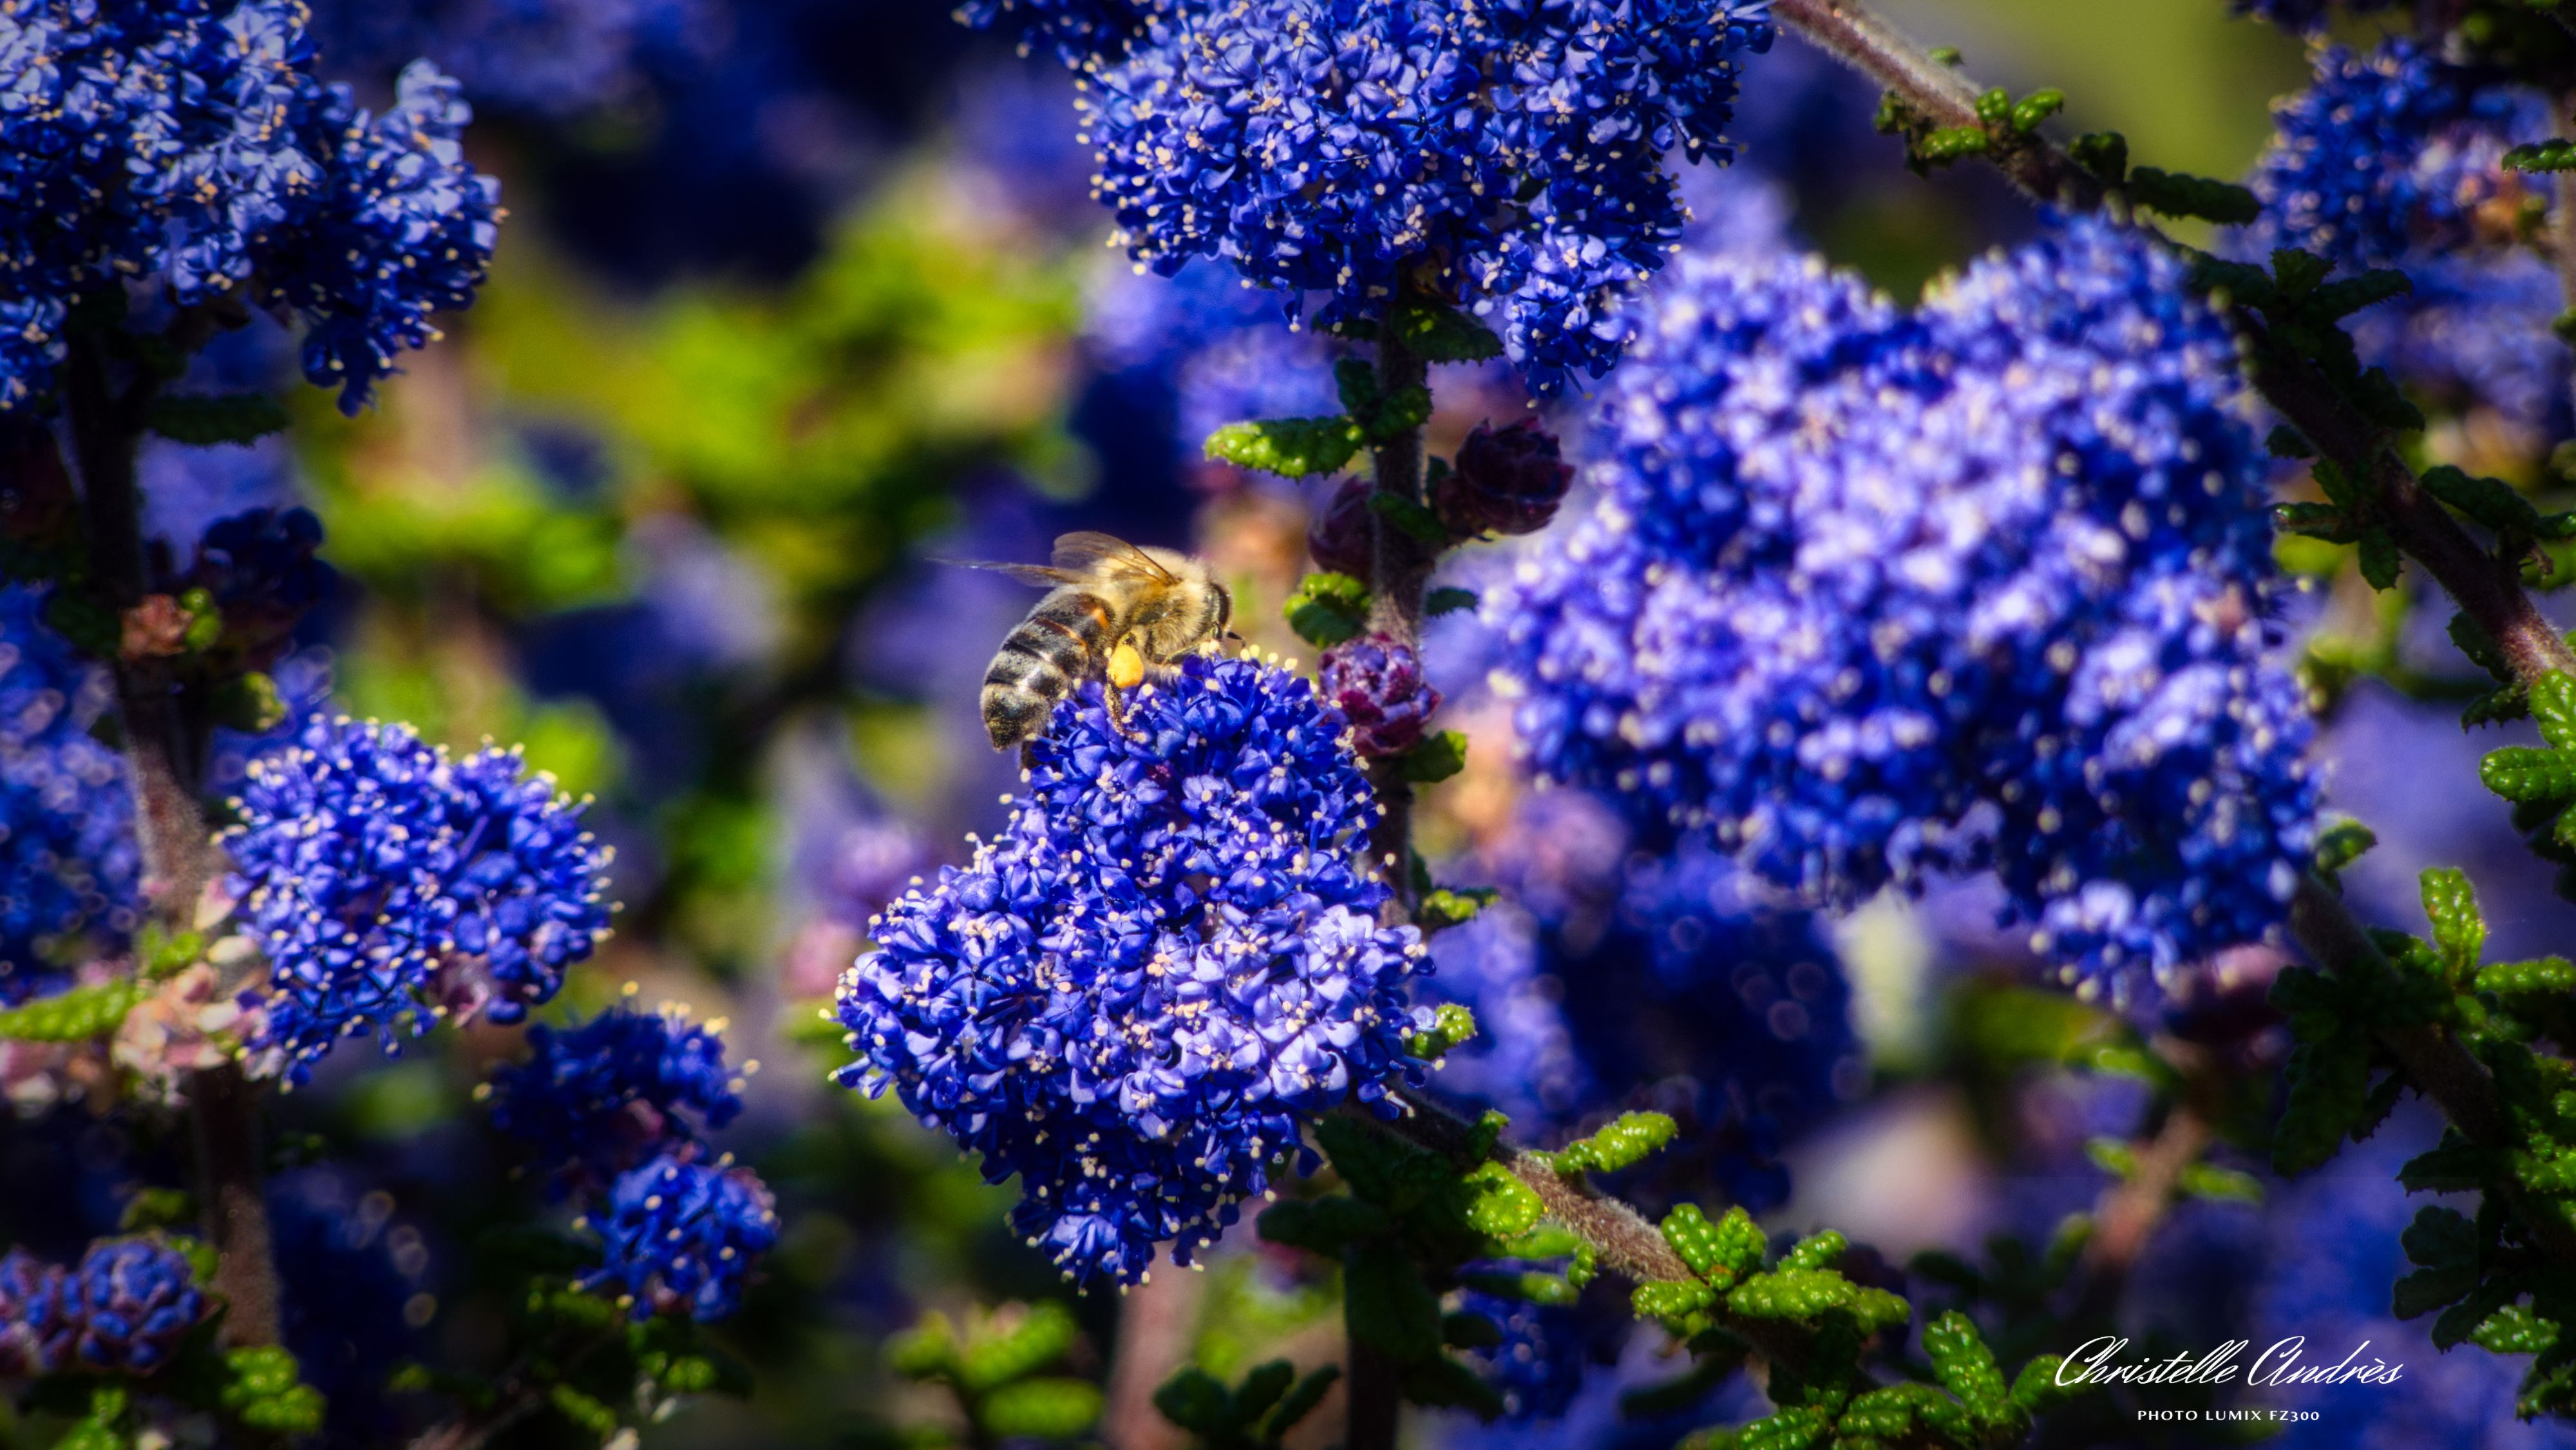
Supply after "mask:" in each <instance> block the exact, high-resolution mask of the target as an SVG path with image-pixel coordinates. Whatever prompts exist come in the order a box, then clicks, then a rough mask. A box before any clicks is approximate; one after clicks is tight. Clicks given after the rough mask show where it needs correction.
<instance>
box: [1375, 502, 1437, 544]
mask: <svg viewBox="0 0 2576 1450" xmlns="http://www.w3.org/2000/svg"><path fill="white" fill-rule="evenodd" d="M1368 506H1369V512H1371V513H1373V514H1376V515H1377V516H1378V517H1380V518H1382V519H1385V520H1386V521H1387V522H1389V523H1391V524H1393V525H1395V526H1396V527H1397V528H1399V529H1402V530H1404V531H1405V532H1406V533H1408V534H1411V535H1412V536H1413V537H1414V538H1415V540H1417V541H1418V542H1420V543H1421V544H1423V545H1424V546H1425V547H1427V548H1433V549H1445V548H1447V547H1449V546H1450V545H1451V544H1453V543H1456V542H1457V540H1455V539H1454V538H1452V537H1450V534H1449V530H1448V527H1447V526H1446V525H1444V524H1442V523H1441V522H1440V516H1439V515H1437V514H1435V513H1433V512H1432V511H1431V510H1429V509H1427V508H1424V507H1423V506H1422V505H1421V504H1419V503H1416V502H1414V501H1413V500H1412V499H1409V498H1404V497H1401V496H1399V495H1397V494H1392V493H1373V494H1370V495H1369V501H1368Z"/></svg>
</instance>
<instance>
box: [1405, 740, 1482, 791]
mask: <svg viewBox="0 0 2576 1450" xmlns="http://www.w3.org/2000/svg"><path fill="white" fill-rule="evenodd" d="M1395 766H1396V774H1397V775H1399V776H1401V777H1403V778H1404V779H1406V780H1409V781H1411V782H1413V783H1414V784H1415V785H1436V784H1438V783H1439V782H1441V781H1444V780H1447V779H1448V778H1449V777H1451V776H1453V775H1456V774H1457V773H1458V772H1460V771H1462V770H1465V769H1466V768H1467V737H1466V736H1465V735H1464V734H1463V733H1461V732H1459V731H1456V730H1443V731H1441V732H1440V733H1439V734H1437V735H1432V736H1427V737H1425V738H1424V740H1423V742H1422V743H1421V744H1419V745H1417V746H1415V747H1413V748H1412V749H1411V750H1408V751H1406V752H1404V753H1403V754H1402V755H1399V756H1396V757H1395Z"/></svg>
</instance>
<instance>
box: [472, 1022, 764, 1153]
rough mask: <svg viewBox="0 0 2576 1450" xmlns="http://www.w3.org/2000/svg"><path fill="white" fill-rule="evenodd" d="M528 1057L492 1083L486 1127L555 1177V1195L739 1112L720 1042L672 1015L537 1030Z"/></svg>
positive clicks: (685, 1140) (736, 1084)
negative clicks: (522, 1146) (521, 1146)
mask: <svg viewBox="0 0 2576 1450" xmlns="http://www.w3.org/2000/svg"><path fill="white" fill-rule="evenodd" d="M528 1049H529V1053H528V1060H527V1061H526V1062H524V1063H521V1064H519V1065H517V1066H515V1067H507V1068H503V1069H502V1070H500V1071H499V1072H496V1073H494V1074H493V1075H492V1123H493V1126H495V1127H497V1128H499V1129H500V1130H501V1131H502V1132H504V1133H508V1134H509V1135H511V1136H512V1137H514V1138H517V1139H519V1140H520V1141H522V1142H524V1143H526V1144H527V1145H528V1146H529V1147H531V1148H533V1149H534V1150H535V1151H536V1153H537V1156H538V1158H539V1160H540V1161H542V1162H544V1163H545V1164H547V1165H548V1166H549V1167H552V1168H555V1169H557V1170H558V1173H557V1177H556V1183H557V1186H558V1187H564V1186H570V1185H571V1184H572V1183H573V1182H575V1181H576V1180H578V1181H588V1180H589V1179H592V1178H596V1179H598V1180H600V1181H605V1180H606V1179H607V1178H609V1177H611V1176H613V1175H614V1174H615V1173H616V1172H617V1171H618V1170H620V1169H623V1168H626V1167H629V1166H631V1165H632V1164H633V1163H634V1162H635V1161H636V1160H637V1159H639V1158H644V1157H650V1156H652V1155H653V1154H655V1153H658V1152H661V1151H664V1150H666V1149H670V1148H676V1147H679V1146H682V1145H685V1144H691V1143H696V1142H698V1141H699V1136H698V1135H699V1130H700V1126H701V1125H703V1127H704V1128H706V1129H716V1128H721V1127H723V1126H724V1125H725V1124H727V1123H729V1122H731V1121H733V1118H734V1115H735V1114H737V1113H739V1112H741V1111H742V1098H741V1096H740V1095H739V1089H740V1087H741V1085H742V1080H741V1079H740V1078H739V1077H736V1076H735V1075H734V1074H733V1073H732V1072H730V1071H729V1070H728V1069H727V1068H726V1066H725V1046H724V1038H723V1037H722V1036H720V1035H719V1033H718V1031H717V1029H716V1028H714V1027H711V1026H709V1025H707V1024H703V1023H699V1022H696V1021H693V1020H692V1019H691V1018H690V1017H689V1015H688V1013H687V1012H685V1011H683V1010H681V1009H679V1008H677V1007H665V1008H663V1009H662V1010H661V1011H658V1012H637V1011H632V1010H629V1009H627V1008H624V1007H620V1008H617V1009H615V1010H612V1011H609V1012H604V1013H602V1014H600V1015H599V1016H598V1017H595V1018H593V1019H591V1020H590V1021H589V1022H586V1023H584V1024H582V1025H581V1026H579V1027H576V1028H573V1029H572V1030H570V1031H566V1032H558V1031H556V1030H555V1029H554V1028H552V1027H549V1026H546V1025H544V1024H543V1023H540V1024H538V1025H537V1026H534V1027H531V1028H529V1029H528ZM683 1110H685V1111H686V1114H687V1115H686V1116H684V1115H683ZM692 1117H694V1118H695V1119H696V1120H697V1122H694V1123H693V1122H692V1121H691V1118H692Z"/></svg>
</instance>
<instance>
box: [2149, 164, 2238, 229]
mask: <svg viewBox="0 0 2576 1450" xmlns="http://www.w3.org/2000/svg"><path fill="white" fill-rule="evenodd" d="M2128 186H2129V199H2130V200H2131V201H2134V202H2136V203H2137V204H2138V205H2140V206H2143V207H2145V208H2147V209H2148V210H2149V211H2155V212H2161V213H2163V214H2164V215H2166V216H2188V217H2198V218H2200V219H2201V220H2203V221H2210V222H2217V223H2218V224H2220V225H2221V226H2243V225H2244V224H2245V223H2247V222H2250V221H2252V220H2254V219H2255V218H2256V217H2258V216H2261V215H2262V214H2263V203H2262V202H2260V201H2258V200H2256V199H2255V196H2254V193H2252V192H2250V191H2247V190H2246V189H2245V188H2244V187H2241V186H2236V185H2232V184H2230V183H2228V182H2224V181H2213V180H2211V179H2209V178H2208V177H2205V176H2186V175H2183V174H2180V173H2178V172H2171V171H2162V170H2158V169H2157V168H2155V167H2153V166H2137V167H2132V168H2130V171H2129V181H2128Z"/></svg>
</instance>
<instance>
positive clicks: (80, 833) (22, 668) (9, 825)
mask: <svg viewBox="0 0 2576 1450" xmlns="http://www.w3.org/2000/svg"><path fill="white" fill-rule="evenodd" d="M48 596H49V591H48V590H45V589H42V588H38V587H33V586H28V585H7V586H0V1004H7V1003H15V1002H18V1001H21V1000H24V999H25V998H27V997H29V996H31V995H34V994H37V993H39V992H43V991H45V990H48V989H49V988H51V987H54V986H57V985H65V984H68V982H69V980H70V979H69V977H68V975H67V974H65V973H63V972H62V971H60V970H59V969H61V968H65V967H68V966H70V965H73V964H74V962H76V961H77V960H80V959H83V958H86V957H90V956H96V955H99V954H101V953H103V952H112V951H114V950H116V949H117V948H119V947H120V946H121V945H122V944H123V942H124V940H125V937H126V935H127V933H129V932H130V931H132V930H133V928H134V926H135V924H136V923H137V921H138V920H139V919H140V911H141V877H142V861H141V858H140V856H139V855H138V854H137V852H136V849H135V845H134V836H133V830H132V821H133V805H132V801H131V797H130V796H129V795H128V793H127V789H126V783H125V766H124V762H123V761H122V760H120V759H118V758H117V754H116V752H115V751H113V750H110V749H108V748H107V747H106V746H104V745H102V744H100V743H99V742H98V741H97V739H95V738H94V737H93V736H92V735H91V734H90V727H91V726H93V725H95V724H96V723H97V722H98V720H99V719H100V717H101V716H103V715H104V714H106V713H107V710H108V707H109V706H110V704H111V703H113V699H114V694H115V687H114V685H113V683H112V682H111V681H110V680H109V678H108V674H107V671H106V670H105V669H104V668H102V667H100V666H98V665H96V664H93V663H91V662H89V661H87V660H84V659H82V658H80V657H79V656H78V655H77V654H75V653H74V652H73V650H72V647H71V644H70V642H69V641H67V640H65V639H64V638H63V637H62V636H61V635H59V634H56V633H55V632H54V631H53V630H52V629H51V628H49V627H47V626H46V624H45V622H44V617H43V616H44V607H45V602H46V599H47V598H48Z"/></svg>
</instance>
